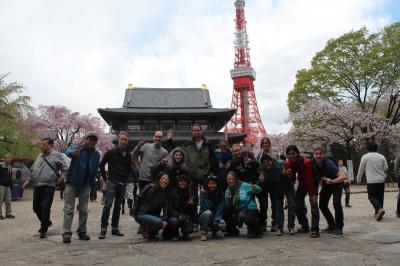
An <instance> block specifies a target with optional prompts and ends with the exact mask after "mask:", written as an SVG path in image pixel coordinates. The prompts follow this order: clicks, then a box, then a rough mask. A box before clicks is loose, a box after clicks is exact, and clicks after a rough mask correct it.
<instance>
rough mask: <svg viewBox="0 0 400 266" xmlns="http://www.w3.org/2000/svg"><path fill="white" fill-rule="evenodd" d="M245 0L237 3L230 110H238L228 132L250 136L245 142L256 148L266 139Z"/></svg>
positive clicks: (239, 0)
mask: <svg viewBox="0 0 400 266" xmlns="http://www.w3.org/2000/svg"><path fill="white" fill-rule="evenodd" d="M244 5H245V1H244V0H236V1H235V7H236V19H235V24H236V31H235V41H234V45H235V63H234V68H233V69H232V70H231V78H232V79H233V94H232V103H231V108H234V109H236V113H235V114H234V115H233V117H232V118H231V120H230V121H229V123H228V125H227V126H226V128H225V130H226V132H227V133H247V137H246V138H245V140H244V141H245V142H250V143H252V144H256V142H257V140H258V139H259V138H261V137H263V136H265V134H266V132H265V128H264V126H263V124H262V121H261V117H260V113H259V112H258V106H257V100H256V94H255V92H254V84H253V81H254V80H255V79H256V72H255V71H254V69H253V68H252V67H251V63H250V52H249V51H250V48H249V46H248V44H249V40H248V35H247V31H246V20H245V15H244Z"/></svg>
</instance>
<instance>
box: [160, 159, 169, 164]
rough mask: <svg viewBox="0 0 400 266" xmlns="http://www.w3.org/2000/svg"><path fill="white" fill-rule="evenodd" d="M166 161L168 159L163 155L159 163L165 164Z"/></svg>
mask: <svg viewBox="0 0 400 266" xmlns="http://www.w3.org/2000/svg"><path fill="white" fill-rule="evenodd" d="M168 161H169V158H168V157H164V158H162V159H161V161H160V163H161V164H167V162H168Z"/></svg>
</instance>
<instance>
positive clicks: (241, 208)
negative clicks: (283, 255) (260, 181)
mask: <svg viewBox="0 0 400 266" xmlns="http://www.w3.org/2000/svg"><path fill="white" fill-rule="evenodd" d="M226 182H227V184H228V189H227V190H226V192H225V210H224V214H223V219H224V221H225V222H226V236H237V235H239V230H238V227H239V228H240V227H242V225H243V223H245V224H246V225H247V236H248V237H254V238H259V237H262V234H261V229H260V226H259V223H258V219H259V212H258V209H257V204H256V201H255V199H254V196H255V195H256V194H258V193H260V192H261V188H260V187H259V186H257V185H255V184H249V183H246V182H240V181H239V179H238V177H237V175H236V173H235V172H232V171H231V172H229V173H228V175H227V176H226Z"/></svg>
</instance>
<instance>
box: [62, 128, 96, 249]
mask: <svg viewBox="0 0 400 266" xmlns="http://www.w3.org/2000/svg"><path fill="white" fill-rule="evenodd" d="M97 140H98V139H97V134H96V133H95V132H91V133H88V134H87V135H86V140H85V144H84V145H72V146H71V147H69V148H68V150H67V151H66V155H67V156H68V157H70V158H72V159H71V164H70V167H69V171H68V174H67V180H66V182H65V193H64V223H63V230H64V233H63V235H62V238H63V243H70V242H71V237H72V231H71V226H72V221H73V219H74V208H75V199H76V198H78V206H79V207H78V211H79V226H78V230H77V233H78V236H79V239H80V240H89V239H90V237H89V236H88V235H87V232H86V222H87V218H88V204H89V197H90V190H91V187H92V186H93V184H95V183H96V175H97V170H98V168H99V163H100V153H99V151H98V150H96V144H97Z"/></svg>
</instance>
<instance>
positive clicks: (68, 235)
mask: <svg viewBox="0 0 400 266" xmlns="http://www.w3.org/2000/svg"><path fill="white" fill-rule="evenodd" d="M71 237H72V234H71V233H64V234H63V235H62V239H63V243H64V244H68V243H71Z"/></svg>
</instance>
